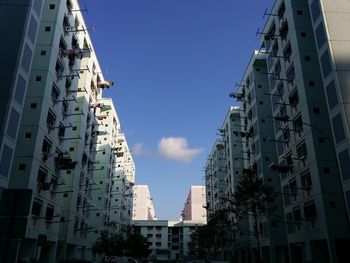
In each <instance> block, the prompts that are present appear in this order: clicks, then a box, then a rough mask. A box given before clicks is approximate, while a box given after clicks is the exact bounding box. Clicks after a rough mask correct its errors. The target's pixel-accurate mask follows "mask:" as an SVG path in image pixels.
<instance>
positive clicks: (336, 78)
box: [308, 0, 350, 217]
mask: <svg viewBox="0 0 350 263" xmlns="http://www.w3.org/2000/svg"><path fill="white" fill-rule="evenodd" d="M308 3H309V8H310V13H311V23H312V33H313V34H314V36H315V40H316V45H315V52H316V58H315V59H316V60H317V59H318V60H319V63H320V65H321V69H322V81H323V87H324V92H325V93H326V99H327V106H328V112H329V116H330V117H329V118H330V120H331V126H332V128H333V129H332V132H333V139H334V141H335V144H336V154H337V158H338V164H339V168H340V174H341V179H342V182H343V188H344V193H345V198H346V202H347V209H348V214H349V217H350V165H349V163H350V157H349V156H350V153H349V151H350V143H349V141H350V124H349V123H350V121H349V115H348V113H347V112H349V105H350V104H349V100H350V97H349V92H348V83H349V80H350V71H349V67H348V65H349V56H350V55H349V33H350V28H349V26H348V25H349V23H350V22H349V14H350V4H349V2H348V1H345V0H339V1H325V0H312V1H311V0H309V1H308Z"/></svg>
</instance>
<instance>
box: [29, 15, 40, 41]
mask: <svg viewBox="0 0 350 263" xmlns="http://www.w3.org/2000/svg"><path fill="white" fill-rule="evenodd" d="M37 29H38V22H36V20H35V18H34V16H33V15H31V17H30V22H29V26H28V32H27V34H28V37H29V39H30V40H31V41H32V43H33V44H34V42H35V37H36V31H37Z"/></svg>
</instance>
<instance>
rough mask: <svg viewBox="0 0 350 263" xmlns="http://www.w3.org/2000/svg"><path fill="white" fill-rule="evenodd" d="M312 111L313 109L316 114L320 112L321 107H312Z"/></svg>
mask: <svg viewBox="0 0 350 263" xmlns="http://www.w3.org/2000/svg"><path fill="white" fill-rule="evenodd" d="M312 111H313V112H314V113H315V114H320V108H318V107H314V108H312Z"/></svg>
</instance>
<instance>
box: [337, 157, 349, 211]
mask: <svg viewBox="0 0 350 263" xmlns="http://www.w3.org/2000/svg"><path fill="white" fill-rule="evenodd" d="M338 157H339V163H340V170H341V174H342V177H343V180H347V179H349V178H350V165H349V163H350V158H349V151H348V150H344V151H342V152H340V153H339V155H338ZM349 205H350V204H349Z"/></svg>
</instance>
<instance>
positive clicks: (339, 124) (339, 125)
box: [332, 113, 345, 143]
mask: <svg viewBox="0 0 350 263" xmlns="http://www.w3.org/2000/svg"><path fill="white" fill-rule="evenodd" d="M332 123H333V131H334V137H335V142H336V143H340V142H341V141H343V140H344V139H345V132H344V127H343V120H342V117H341V115H340V113H338V114H337V115H336V116H335V117H334V118H333V119H332Z"/></svg>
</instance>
